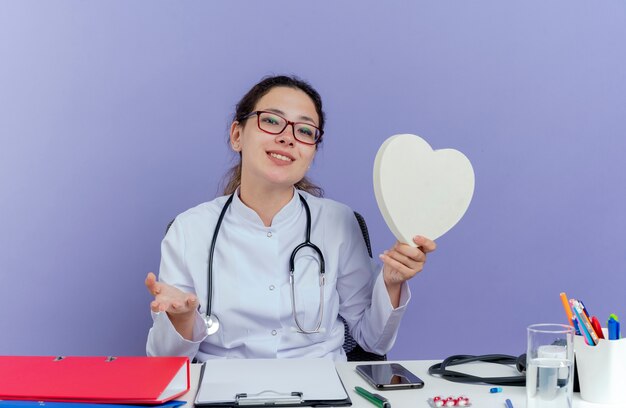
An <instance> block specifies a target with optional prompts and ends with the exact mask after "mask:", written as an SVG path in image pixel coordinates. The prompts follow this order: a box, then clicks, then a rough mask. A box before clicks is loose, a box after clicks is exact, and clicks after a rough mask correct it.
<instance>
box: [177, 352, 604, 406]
mask: <svg viewBox="0 0 626 408" xmlns="http://www.w3.org/2000/svg"><path fill="white" fill-rule="evenodd" d="M398 362H399V363H401V364H402V365H404V366H405V367H406V368H408V369H409V370H410V371H412V372H413V373H414V374H416V375H417V376H418V377H420V378H421V379H422V380H424V383H425V385H424V388H422V389H409V390H394V391H375V390H374V389H373V388H372V387H370V386H369V385H368V384H367V382H365V380H363V379H362V378H361V376H359V374H357V372H356V371H355V369H354V367H355V366H356V365H358V364H364V363H355V362H345V363H337V364H336V367H337V372H338V373H339V376H340V377H341V380H342V381H343V384H344V385H345V387H346V390H347V391H348V394H349V395H350V399H351V400H352V406H353V407H354V408H373V407H374V405H373V404H371V403H370V402H368V401H366V400H365V399H364V398H363V397H361V396H360V395H358V394H357V393H356V392H355V391H354V387H355V386H356V385H359V386H361V387H363V388H365V389H366V390H369V391H372V392H377V393H379V394H381V395H383V396H384V397H385V398H387V399H388V400H389V402H390V403H391V406H392V408H420V407H428V406H429V405H428V402H427V400H428V398H432V397H434V396H436V395H441V396H442V397H448V396H450V395H453V396H459V395H465V396H467V397H468V398H469V399H470V401H471V402H472V407H474V408H491V407H494V408H504V407H505V404H504V401H505V400H506V399H507V398H508V399H510V400H511V402H513V406H514V407H515V408H526V390H525V388H524V387H502V392H500V393H496V394H491V393H490V392H489V389H490V388H492V387H494V386H493V385H478V384H460V383H454V382H450V381H447V380H443V379H441V378H437V377H432V376H430V375H428V367H430V366H431V365H433V364H435V363H438V362H440V360H413V361H398ZM381 363H384V362H372V364H381ZM200 366H201V365H200V364H192V365H191V371H190V373H191V388H190V390H189V392H188V393H187V394H185V396H184V397H183V398H179V399H184V400H185V401H187V402H188V403H189V404H188V406H193V401H194V399H195V396H196V392H197V389H198V381H199V379H200ZM454 369H455V370H457V371H461V372H466V373H471V374H476V375H480V376H510V375H516V374H517V371H516V370H515V368H513V367H508V366H501V365H497V364H487V363H473V364H466V365H463V366H455V367H454ZM615 407H616V405H603V404H592V403H589V402H585V401H582V400H581V399H580V395H579V394H578V393H574V408H615Z"/></svg>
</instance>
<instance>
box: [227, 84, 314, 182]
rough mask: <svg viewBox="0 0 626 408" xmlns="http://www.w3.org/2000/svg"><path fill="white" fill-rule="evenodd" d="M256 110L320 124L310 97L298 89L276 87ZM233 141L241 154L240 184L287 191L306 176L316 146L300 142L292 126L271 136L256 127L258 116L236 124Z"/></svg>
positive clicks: (288, 118) (290, 119)
mask: <svg viewBox="0 0 626 408" xmlns="http://www.w3.org/2000/svg"><path fill="white" fill-rule="evenodd" d="M254 111H267V112H273V113H276V114H278V115H280V116H282V117H284V118H285V119H287V120H288V121H291V122H304V123H308V124H311V125H313V126H318V125H319V118H318V115H317V111H316V109H315V105H314V103H313V101H312V100H311V98H310V97H309V96H308V95H307V94H306V93H304V92H303V91H301V90H300V89H297V88H289V87H283V86H280V87H275V88H272V89H271V90H270V91H269V92H268V93H266V94H265V95H264V96H263V97H261V98H260V99H259V101H258V102H257V104H256V106H255V107H254ZM230 142H231V146H232V147H233V149H234V150H235V151H238V152H241V163H242V167H241V185H242V187H244V186H255V189H259V188H261V189H268V190H276V189H279V190H283V189H284V190H287V189H289V190H290V189H292V188H293V186H294V184H296V183H297V182H298V181H300V180H301V179H302V178H303V177H304V175H305V174H306V172H307V170H308V168H309V166H310V165H311V162H312V161H313V158H314V157H315V151H316V146H315V145H307V144H304V143H300V142H299V141H297V140H296V139H295V138H294V136H293V128H292V125H288V126H287V127H286V128H285V129H284V130H283V131H282V132H281V133H279V134H277V135H272V134H268V133H266V132H264V131H262V130H261V129H259V127H258V125H257V115H252V116H251V117H249V118H248V119H245V120H243V121H241V122H234V123H233V124H232V126H231V130H230Z"/></svg>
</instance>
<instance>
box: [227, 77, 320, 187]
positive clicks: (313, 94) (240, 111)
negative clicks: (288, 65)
mask: <svg viewBox="0 0 626 408" xmlns="http://www.w3.org/2000/svg"><path fill="white" fill-rule="evenodd" d="M279 86H283V87H288V88H295V89H299V90H301V91H303V92H304V93H306V94H307V95H308V96H309V98H311V100H312V101H313V104H314V105H315V110H316V111H317V116H318V117H319V120H320V123H319V128H320V130H324V121H325V115H324V111H323V110H322V98H321V97H320V94H319V93H318V92H317V91H316V90H315V89H313V87H312V86H311V85H309V84H308V83H307V82H305V81H303V80H302V79H300V78H298V77H295V76H291V77H289V76H284V75H280V76H272V77H266V78H264V79H262V80H261V82H259V83H258V84H256V85H254V86H253V87H252V88H251V89H250V90H249V91H248V93H246V94H245V95H244V96H243V98H241V100H240V101H239V103H238V104H237V108H236V110H235V115H234V116H233V122H241V121H242V120H243V119H244V118H245V117H246V115H248V114H249V113H250V112H252V110H253V109H254V107H255V106H256V104H257V102H258V101H259V99H261V98H262V97H263V96H264V95H265V94H267V93H268V92H269V91H270V90H271V89H272V88H275V87H279ZM228 142H229V143H230V135H229V139H228ZM321 142H322V139H320V140H319V141H318V143H317V145H316V146H315V148H316V149H317V146H318V145H319V144H320V143H321ZM240 184H241V153H239V161H238V162H237V164H236V165H235V166H233V167H232V168H231V169H230V170H229V171H228V172H227V173H226V175H225V176H224V180H223V185H224V192H223V193H224V195H230V194H232V193H234V192H235V190H236V189H237V187H239V185H240ZM295 187H296V188H297V189H299V190H303V191H306V192H307V193H309V194H312V195H314V196H316V197H322V196H323V195H324V190H322V188H321V187H319V186H317V185H315V184H314V183H313V182H312V181H311V180H309V179H308V178H307V177H306V176H305V177H303V178H302V179H301V180H300V181H298V182H297V183H296V184H295Z"/></svg>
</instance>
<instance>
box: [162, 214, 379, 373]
mask: <svg viewBox="0 0 626 408" xmlns="http://www.w3.org/2000/svg"><path fill="white" fill-rule="evenodd" d="M354 216H355V217H356V219H357V221H358V222H359V227H361V233H362V234H363V239H364V240H365V245H366V246H367V253H368V254H369V256H370V258H371V257H372V245H371V243H370V234H369V231H368V230H367V224H366V223H365V219H364V218H363V216H362V215H361V214H359V213H358V212H356V211H355V212H354ZM175 219H176V218H174V219H172V221H170V222H169V223H168V224H167V227H166V228H165V234H167V231H169V230H170V227H171V226H172V224H173V223H174V220H175ZM339 317H340V318H341V320H342V321H343V327H344V341H343V350H344V351H345V352H346V356H347V357H348V361H385V360H387V356H386V355H382V356H381V355H380V354H375V353H370V352H369V351H365V350H363V348H362V347H361V346H360V345H359V344H358V343H357V342H356V340H354V338H353V337H352V335H350V327H348V323H346V321H345V320H344V318H343V317H341V316H339Z"/></svg>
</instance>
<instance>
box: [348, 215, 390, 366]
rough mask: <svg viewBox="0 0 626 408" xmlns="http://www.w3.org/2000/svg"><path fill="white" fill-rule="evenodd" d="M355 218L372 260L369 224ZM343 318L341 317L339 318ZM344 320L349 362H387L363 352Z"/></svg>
mask: <svg viewBox="0 0 626 408" xmlns="http://www.w3.org/2000/svg"><path fill="white" fill-rule="evenodd" d="M354 216H355V217H356V219H357V221H358V222H359V227H361V233H362V234H363V239H364V240H365V245H366V246H367V253H368V254H369V256H370V258H371V257H372V244H371V243H370V234H369V231H368V230H367V224H366V223H365V218H363V216H362V215H361V214H359V213H358V212H356V211H355V212H354ZM339 317H341V316H339ZM341 320H343V326H344V341H343V350H344V351H345V352H346V356H347V357H348V361H385V360H387V356H386V355H382V356H381V355H380V354H375V353H370V352H369V351H365V350H363V348H362V347H361V346H360V345H359V344H358V343H357V342H356V340H354V338H353V337H352V336H351V335H350V328H349V327H348V323H346V321H345V320H344V319H343V317H341Z"/></svg>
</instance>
